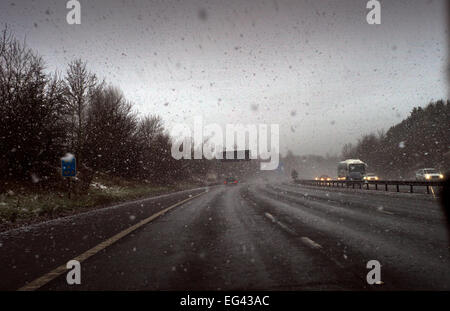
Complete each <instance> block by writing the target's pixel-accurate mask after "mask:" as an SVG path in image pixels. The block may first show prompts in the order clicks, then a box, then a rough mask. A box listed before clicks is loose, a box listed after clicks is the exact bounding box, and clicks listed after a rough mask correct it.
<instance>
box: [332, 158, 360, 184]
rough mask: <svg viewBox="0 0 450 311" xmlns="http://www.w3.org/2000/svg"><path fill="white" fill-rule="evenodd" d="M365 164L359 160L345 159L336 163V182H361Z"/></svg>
mask: <svg viewBox="0 0 450 311" xmlns="http://www.w3.org/2000/svg"><path fill="white" fill-rule="evenodd" d="M366 168H367V164H366V163H364V162H363V161H361V160H359V159H347V160H345V161H341V162H339V163H338V167H337V175H338V180H363V179H364V176H365V175H366Z"/></svg>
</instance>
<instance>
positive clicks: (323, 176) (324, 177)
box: [315, 175, 331, 181]
mask: <svg viewBox="0 0 450 311" xmlns="http://www.w3.org/2000/svg"><path fill="white" fill-rule="evenodd" d="M315 180H320V181H328V180H331V177H330V176H328V175H321V176H320V177H316V178H315Z"/></svg>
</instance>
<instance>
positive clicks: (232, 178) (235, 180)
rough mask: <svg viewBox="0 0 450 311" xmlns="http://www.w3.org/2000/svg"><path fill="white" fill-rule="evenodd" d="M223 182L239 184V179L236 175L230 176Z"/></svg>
mask: <svg viewBox="0 0 450 311" xmlns="http://www.w3.org/2000/svg"><path fill="white" fill-rule="evenodd" d="M223 183H224V184H225V185H237V184H238V183H239V181H238V180H237V179H236V178H234V177H228V178H227V179H225V181H224V182H223Z"/></svg>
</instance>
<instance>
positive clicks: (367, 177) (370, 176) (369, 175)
mask: <svg viewBox="0 0 450 311" xmlns="http://www.w3.org/2000/svg"><path fill="white" fill-rule="evenodd" d="M363 179H364V180H367V181H370V180H379V179H380V178H379V177H378V176H377V175H376V174H374V173H367V174H366V175H365V176H364V177H363Z"/></svg>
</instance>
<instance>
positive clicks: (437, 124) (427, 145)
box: [342, 100, 450, 179]
mask: <svg viewBox="0 0 450 311" xmlns="http://www.w3.org/2000/svg"><path fill="white" fill-rule="evenodd" d="M449 151H450V101H447V102H444V101H442V100H439V101H437V102H432V103H429V104H428V105H427V106H426V107H425V108H421V107H417V108H414V109H413V111H412V112H411V114H410V115H409V116H408V118H406V119H405V120H403V121H402V122H401V123H399V124H397V125H394V126H392V127H391V128H390V129H389V130H388V131H387V132H386V133H382V132H381V133H378V134H377V135H375V134H369V135H365V136H363V137H361V138H360V139H359V140H358V142H357V143H356V144H355V145H352V144H347V145H345V146H344V147H343V149H342V157H343V158H344V159H348V158H357V159H361V160H362V161H364V162H366V163H367V164H368V165H369V167H368V170H369V171H371V172H375V173H377V174H379V175H380V176H381V177H383V178H390V179H396V178H405V179H410V178H414V173H415V171H416V170H417V169H420V168H426V167H434V168H437V169H440V170H441V171H448V170H450V161H449Z"/></svg>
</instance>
